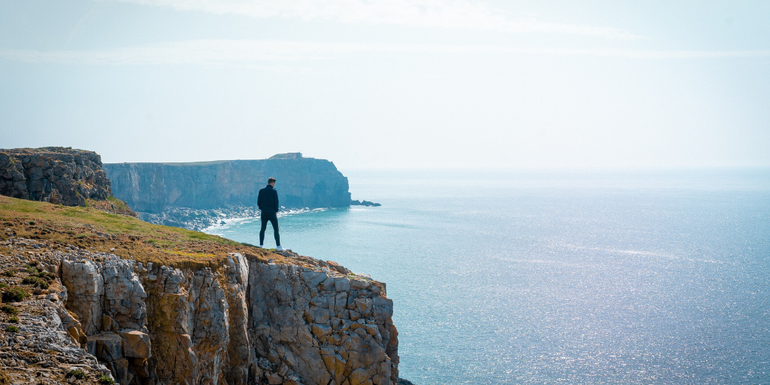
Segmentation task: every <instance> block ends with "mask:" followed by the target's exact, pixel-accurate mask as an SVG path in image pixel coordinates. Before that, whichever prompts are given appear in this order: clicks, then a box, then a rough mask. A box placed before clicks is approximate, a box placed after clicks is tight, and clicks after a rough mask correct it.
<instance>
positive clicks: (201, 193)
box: [104, 153, 350, 226]
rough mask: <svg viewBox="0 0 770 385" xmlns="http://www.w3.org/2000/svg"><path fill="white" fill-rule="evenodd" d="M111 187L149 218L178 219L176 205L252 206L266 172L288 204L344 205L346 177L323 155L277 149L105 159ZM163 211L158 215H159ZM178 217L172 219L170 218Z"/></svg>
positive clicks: (192, 207)
mask: <svg viewBox="0 0 770 385" xmlns="http://www.w3.org/2000/svg"><path fill="white" fill-rule="evenodd" d="M104 170H105V172H106V173H107V176H108V177H109V179H110V180H111V181H112V192H113V194H115V196H116V197H117V198H119V199H121V200H123V201H125V202H126V203H127V204H128V206H129V207H131V208H132V209H133V210H134V211H136V212H138V213H139V216H140V218H142V219H144V220H147V221H152V222H153V223H159V224H169V225H176V226H179V224H180V223H181V224H183V225H184V224H185V223H187V222H188V221H185V220H180V219H181V218H178V216H176V215H175V214H174V210H179V209H180V208H182V209H189V210H217V209H222V208H228V209H240V208H253V207H255V206H256V202H257V194H258V193H259V189H261V188H263V187H265V185H266V184H267V178H268V177H271V176H272V177H274V178H276V179H278V183H277V184H276V188H277V190H278V198H279V200H280V203H281V206H284V207H286V208H305V207H307V208H320V207H348V206H349V205H350V193H349V192H348V180H347V178H346V177H345V176H343V175H342V173H340V172H339V171H338V170H337V168H336V167H335V166H334V163H332V162H329V161H327V160H323V159H313V158H304V157H302V154H299V153H292V154H280V155H276V156H273V157H271V158H270V159H264V160H226V161H216V162H200V163H108V164H105V165H104ZM158 214H162V215H158ZM175 221H176V222H177V223H174V222H175Z"/></svg>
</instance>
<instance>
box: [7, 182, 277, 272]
mask: <svg viewBox="0 0 770 385" xmlns="http://www.w3.org/2000/svg"><path fill="white" fill-rule="evenodd" d="M110 202H113V201H110ZM0 222H4V223H5V225H6V227H11V228H12V230H13V231H14V232H15V233H16V236H17V237H24V238H32V239H42V240H49V241H54V242H56V243H58V244H59V245H67V244H72V245H75V246H77V247H80V248H89V249H94V250H97V251H102V252H110V250H111V249H113V248H114V249H115V250H114V251H112V253H113V254H117V255H118V256H120V257H122V258H131V259H134V260H136V261H138V262H143V263H146V262H153V263H160V264H164V265H166V266H171V267H179V268H201V267H211V268H213V269H215V270H216V269H218V268H219V267H221V266H223V265H224V261H225V260H226V258H227V255H228V253H231V252H239V253H241V254H250V255H265V253H266V252H265V251H264V250H260V249H257V248H255V247H254V246H251V245H247V244H242V243H238V242H234V241H231V240H228V239H225V238H221V237H218V236H215V235H210V234H205V233H201V232H197V231H192V230H186V229H182V228H177V227H169V226H161V225H154V224H150V223H147V222H144V221H141V220H139V219H137V218H135V217H133V216H129V215H119V214H113V213H108V212H104V211H102V210H101V209H99V208H98V207H96V206H94V207H69V206H63V205H56V204H50V203H46V202H34V201H28V200H22V199H15V198H10V197H5V196H0ZM30 222H34V225H30ZM3 236H4V234H0V240H2V239H4V238H3ZM271 258H276V260H279V259H280V258H277V257H274V256H271ZM6 274H8V273H6ZM30 274H32V275H37V273H35V272H31V273H30ZM40 277H41V278H45V277H44V276H40Z"/></svg>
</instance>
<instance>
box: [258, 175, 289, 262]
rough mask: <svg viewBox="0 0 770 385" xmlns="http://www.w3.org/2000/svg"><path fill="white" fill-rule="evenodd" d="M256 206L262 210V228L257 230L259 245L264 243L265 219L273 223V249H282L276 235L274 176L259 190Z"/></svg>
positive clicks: (276, 204) (276, 202)
mask: <svg viewBox="0 0 770 385" xmlns="http://www.w3.org/2000/svg"><path fill="white" fill-rule="evenodd" d="M257 206H259V209H260V210H261V211H262V215H261V216H262V229H260V230H259V247H263V246H262V245H264V244H265V229H267V221H270V223H271V224H272V225H273V234H275V249H276V250H283V247H281V236H280V235H278V216H277V215H276V213H277V212H278V207H279V206H278V191H277V190H276V189H275V178H273V177H270V178H268V180H267V186H265V188H263V189H262V190H259V196H258V197H257Z"/></svg>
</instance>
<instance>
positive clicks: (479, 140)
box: [0, 0, 770, 170]
mask: <svg viewBox="0 0 770 385" xmlns="http://www.w3.org/2000/svg"><path fill="white" fill-rule="evenodd" d="M768 20H770V2H768V1H740V0H738V1H735V0H734V1H685V0H682V1H668V0H666V1H657V0H645V1H641V0H637V1H625V0H610V1H601V0H596V1H529V2H519V1H502V0H491V1H472V0H327V1H314V0H280V1H262V0H72V1H69V0H2V1H0V148H16V147H42V146H68V147H74V148H82V149H88V150H93V151H96V152H97V153H99V154H100V155H101V156H102V160H103V161H104V162H109V163H114V162H184V161H206V160H221V159H263V158H266V157H269V156H271V155H273V154H277V153H284V152H302V153H303V154H304V155H305V156H307V157H314V158H323V159H328V160H331V161H333V162H334V163H335V165H337V167H338V168H339V169H341V170H346V169H351V170H352V169H388V168H392V169H407V168H421V169H456V168H467V169H479V168H486V169H505V168H515V169H520V168H527V169H529V168H534V169H539V168H624V167H632V168H640V167H641V168H648V167H650V168H668V167H672V168H691V167H770V151H768V149H770V23H768Z"/></svg>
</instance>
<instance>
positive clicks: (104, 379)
mask: <svg viewBox="0 0 770 385" xmlns="http://www.w3.org/2000/svg"><path fill="white" fill-rule="evenodd" d="M96 379H97V380H98V381H99V383H100V384H104V385H112V384H114V383H115V380H113V379H112V378H110V376H108V375H106V374H100V375H99V377H96Z"/></svg>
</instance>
